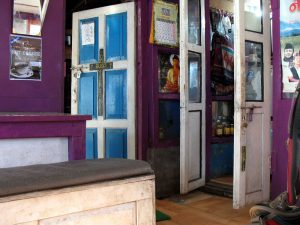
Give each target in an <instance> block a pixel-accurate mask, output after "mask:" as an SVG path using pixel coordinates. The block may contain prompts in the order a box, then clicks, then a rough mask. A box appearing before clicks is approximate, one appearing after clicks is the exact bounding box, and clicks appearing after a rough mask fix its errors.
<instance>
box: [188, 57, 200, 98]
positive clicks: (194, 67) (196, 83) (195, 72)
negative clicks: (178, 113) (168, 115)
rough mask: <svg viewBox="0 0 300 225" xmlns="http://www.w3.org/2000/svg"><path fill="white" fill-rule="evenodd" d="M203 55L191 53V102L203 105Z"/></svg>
mask: <svg viewBox="0 0 300 225" xmlns="http://www.w3.org/2000/svg"><path fill="white" fill-rule="evenodd" d="M201 72H202V68H201V54H199V53H193V52H189V102H190V103H201V97H202V95H201V91H202V89H201V79H202V74H201Z"/></svg>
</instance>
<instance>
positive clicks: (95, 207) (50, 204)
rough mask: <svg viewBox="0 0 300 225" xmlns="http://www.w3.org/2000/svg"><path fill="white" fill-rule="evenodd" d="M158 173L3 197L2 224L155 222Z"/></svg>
mask: <svg viewBox="0 0 300 225" xmlns="http://www.w3.org/2000/svg"><path fill="white" fill-rule="evenodd" d="M154 185H155V184H154V175H145V176H139V177H134V178H128V179H124V180H115V181H108V182H100V183H95V184H89V185H79V186H74V187H68V188H61V189H56V190H50V191H49V190H48V191H39V192H33V193H27V194H20V195H14V196H10V197H3V198H0V215H1V216H0V224H1V225H75V224H76V225H154V224H155V196H154V195H155V190H154V189H155V186H154Z"/></svg>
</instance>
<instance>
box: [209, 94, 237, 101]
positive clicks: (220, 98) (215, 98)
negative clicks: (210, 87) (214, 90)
mask: <svg viewBox="0 0 300 225" xmlns="http://www.w3.org/2000/svg"><path fill="white" fill-rule="evenodd" d="M212 101H233V95H227V96H212Z"/></svg>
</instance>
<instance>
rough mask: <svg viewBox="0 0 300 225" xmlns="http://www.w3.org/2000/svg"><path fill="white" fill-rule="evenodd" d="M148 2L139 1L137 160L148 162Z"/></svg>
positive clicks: (145, 0) (144, 0)
mask: <svg viewBox="0 0 300 225" xmlns="http://www.w3.org/2000/svg"><path fill="white" fill-rule="evenodd" d="M147 2H148V1H147V0H137V5H136V6H137V10H136V11H137V158H138V159H142V160H146V156H147V147H148V122H149V121H148V113H149V110H148V99H149V97H148V94H149V69H148V67H149V58H150V57H149V54H148V51H147V47H146V46H147V45H148V39H149V36H148V35H149V30H150V29H149V26H148V24H149V22H148V21H149V20H148V18H149V17H148V7H147V4H148V3H147Z"/></svg>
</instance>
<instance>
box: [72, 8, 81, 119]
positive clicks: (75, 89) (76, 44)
mask: <svg viewBox="0 0 300 225" xmlns="http://www.w3.org/2000/svg"><path fill="white" fill-rule="evenodd" d="M78 21H79V18H78V13H73V25H72V67H76V66H78V64H79V59H78V57H79V37H78V32H79V27H78ZM75 74H76V71H75V70H72V71H71V113H72V114H78V79H77V78H75Z"/></svg>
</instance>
